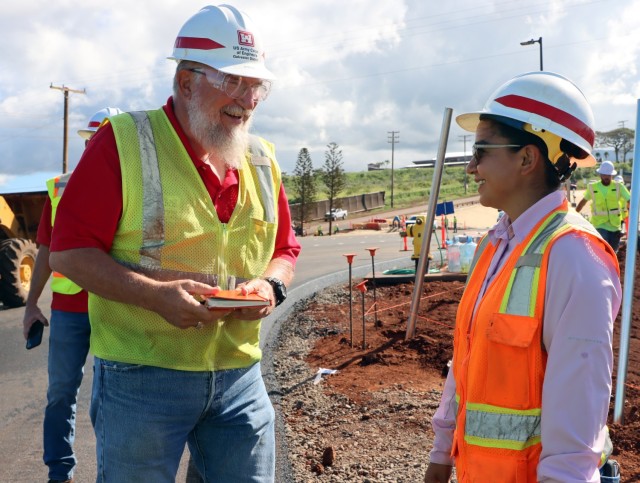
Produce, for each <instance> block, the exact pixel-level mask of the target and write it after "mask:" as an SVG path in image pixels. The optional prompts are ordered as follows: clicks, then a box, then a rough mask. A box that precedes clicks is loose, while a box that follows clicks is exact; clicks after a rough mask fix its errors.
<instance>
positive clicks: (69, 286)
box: [47, 173, 82, 295]
mask: <svg viewBox="0 0 640 483" xmlns="http://www.w3.org/2000/svg"><path fill="white" fill-rule="evenodd" d="M70 177H71V173H65V174H62V175H60V176H56V177H55V178H51V179H49V180H47V191H48V193H49V199H50V200H51V226H53V223H54V221H55V218H56V212H57V210H58V204H59V203H60V199H61V198H62V193H64V188H65V186H67V182H68V181H69V178H70ZM51 290H52V291H53V292H57V293H61V294H65V295H75V294H77V293H80V292H81V291H82V287H80V286H79V285H77V284H75V283H73V282H72V281H71V280H69V279H68V278H67V277H65V276H64V275H62V274H61V273H60V272H56V271H54V272H53V280H51Z"/></svg>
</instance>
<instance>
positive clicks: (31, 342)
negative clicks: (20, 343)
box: [27, 320, 44, 350]
mask: <svg viewBox="0 0 640 483" xmlns="http://www.w3.org/2000/svg"><path fill="white" fill-rule="evenodd" d="M43 332H44V323H43V322H42V321H41V320H36V321H35V322H34V323H33V324H31V328H30V329H29V333H28V334H27V350H28V349H33V348H34V347H38V346H39V345H40V343H41V342H42V333H43Z"/></svg>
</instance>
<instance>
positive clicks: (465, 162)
mask: <svg viewBox="0 0 640 483" xmlns="http://www.w3.org/2000/svg"><path fill="white" fill-rule="evenodd" d="M458 137H459V138H462V141H463V142H464V194H465V195H466V194H467V185H468V184H469V183H468V181H467V138H470V137H471V134H463V135H462V136H458Z"/></svg>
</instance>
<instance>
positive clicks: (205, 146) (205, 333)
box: [50, 5, 300, 482]
mask: <svg viewBox="0 0 640 483" xmlns="http://www.w3.org/2000/svg"><path fill="white" fill-rule="evenodd" d="M171 58H173V59H175V60H176V61H177V62H178V66H177V69H176V73H175V77H174V89H173V96H172V97H171V98H170V99H169V100H168V102H167V104H166V105H165V106H163V107H162V108H160V109H157V110H153V111H144V112H142V111H141V112H130V113H124V114H121V115H118V116H114V117H112V118H110V119H109V122H108V123H107V124H105V125H104V126H102V127H101V128H100V129H99V131H98V132H97V134H96V135H95V137H94V139H93V140H92V143H91V144H90V145H89V147H88V149H87V150H86V151H85V153H84V155H83V157H82V159H81V160H80V163H79V165H78V167H77V168H76V170H75V172H74V174H73V177H72V178H71V180H70V182H69V184H68V186H67V187H66V190H65V197H64V198H63V201H62V204H61V206H60V208H61V210H60V216H59V218H58V219H57V220H56V230H55V231H54V234H53V241H52V244H51V258H50V263H51V266H52V267H53V268H54V269H55V270H56V271H59V272H61V273H63V274H64V275H66V276H67V277H69V278H70V279H72V280H74V281H75V282H76V283H78V284H79V285H81V286H82V287H85V288H86V289H87V290H88V291H89V292H90V297H89V316H90V320H91V326H92V333H91V350H92V352H93V353H94V355H95V365H94V374H95V375H94V387H93V393H92V401H91V420H92V423H93V426H94V430H95V433H96V441H97V448H96V451H97V462H98V481H105V482H107V481H114V482H121V481H153V482H170V481H171V482H172V481H174V480H175V475H176V472H177V469H178V465H179V462H180V458H181V455H182V453H183V451H184V447H185V444H187V445H188V447H189V449H190V451H191V455H192V458H193V461H194V463H195V465H196V467H197V468H198V471H199V472H200V474H201V475H202V477H203V478H204V479H205V481H256V482H270V481H273V479H274V468H275V443H274V412H273V408H272V405H271V403H270V401H269V398H268V395H267V393H266V390H265V387H264V383H263V381H262V377H261V373H260V358H261V351H260V348H259V333H260V319H261V318H263V317H264V316H266V315H268V314H269V313H270V312H271V311H272V310H273V308H274V307H275V306H276V305H279V304H280V303H282V301H283V300H284V299H285V297H286V286H287V285H288V284H289V283H290V282H291V281H292V278H293V271H294V266H295V261H296V259H297V256H298V254H299V252H300V246H299V244H298V243H297V242H296V239H295V235H294V234H293V232H292V230H291V216H290V213H289V208H288V202H287V198H286V195H285V192H284V187H283V185H282V180H281V173H280V169H279V167H278V164H277V161H276V159H275V152H274V147H273V145H272V144H271V143H269V142H267V141H265V140H264V139H261V138H258V137H257V136H254V135H250V134H249V125H250V121H251V118H252V115H253V111H254V109H255V108H256V106H257V105H258V104H259V103H260V102H261V101H264V100H265V99H266V98H267V96H268V94H269V90H270V87H271V79H273V75H272V74H271V72H269V71H268V70H267V69H266V67H265V65H264V52H263V50H262V46H261V39H260V37H259V35H258V33H257V32H256V29H255V26H254V24H253V22H252V21H251V19H250V18H249V17H248V16H247V15H246V14H245V13H243V12H241V11H238V10H237V9H235V8H234V7H231V6H229V5H221V6H218V7H213V6H209V7H205V8H203V9H202V10H200V12H198V13H197V14H196V15H194V16H193V17H191V18H190V19H189V20H188V21H187V22H186V23H185V25H184V26H183V27H182V29H181V30H180V32H179V34H178V37H177V39H176V41H175V46H174V52H173V56H172V57H171ZM236 284H237V285H236ZM234 288H236V289H237V290H238V292H240V293H244V294H248V293H257V294H259V295H261V296H263V297H264V298H267V299H269V300H270V305H269V306H268V307H258V308H242V309H235V310H234V309H217V310H209V309H207V308H206V307H205V306H204V305H203V304H201V300H202V298H203V297H206V296H207V295H210V294H215V293H216V292H217V291H219V290H220V289H234Z"/></svg>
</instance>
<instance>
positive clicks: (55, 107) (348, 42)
mask: <svg viewBox="0 0 640 483" xmlns="http://www.w3.org/2000/svg"><path fill="white" fill-rule="evenodd" d="M480 2H481V3H478V2H477V1H475V0H455V1H452V2H438V3H433V2H424V1H421V0H393V1H390V2H371V1H370V0H350V1H349V2H344V1H339V0H322V1H321V0H306V1H304V2H286V3H285V2H284V1H283V0H281V1H278V2H259V1H258V0H243V1H242V2H241V3H240V4H238V6H239V7H240V8H241V9H243V10H246V11H247V12H249V13H250V15H251V16H252V17H253V18H254V20H256V22H257V23H258V24H259V25H260V27H261V31H262V33H263V36H264V38H265V43H266V46H267V62H268V65H269V67H270V68H271V69H272V70H273V71H274V72H275V73H276V74H277V75H278V81H277V82H276V84H275V86H274V91H273V93H272V95H271V97H270V98H269V99H268V100H267V101H266V102H265V103H264V104H263V105H262V106H260V107H259V108H258V110H257V111H256V119H255V122H254V130H255V131H256V132H257V133H259V134H261V135H263V136H265V137H266V138H268V139H270V140H272V141H273V142H275V143H276V148H277V152H278V156H279V159H280V162H281V164H282V167H283V169H284V170H285V171H289V172H291V171H293V167H294V164H295V160H296V158H297V154H298V152H299V150H300V149H301V148H302V147H307V148H308V149H309V150H310V153H311V155H312V159H313V162H314V165H315V166H316V167H320V166H321V165H322V164H323V162H324V151H325V149H326V144H327V143H328V142H336V143H337V144H338V145H339V146H340V147H341V148H342V150H343V154H344V164H345V167H346V169H347V170H361V169H364V166H365V165H366V163H367V162H374V161H384V160H385V159H390V157H391V145H390V144H389V143H388V142H387V133H388V132H389V131H399V132H400V143H399V144H397V145H396V146H395V160H396V166H400V165H404V164H408V163H409V162H410V161H411V160H412V159H424V158H426V157H431V156H433V155H434V154H435V152H436V150H437V143H438V140H439V137H440V128H441V124H442V114H443V112H444V108H445V107H451V108H453V109H454V114H457V113H460V112H464V111H466V110H476V109H478V108H480V107H481V106H482V105H483V104H484V102H485V100H486V98H487V97H488V96H489V95H490V93H491V92H492V91H493V90H494V89H495V88H496V87H497V86H498V85H500V84H501V83H503V82H504V81H506V80H508V79H509V78H510V77H512V76H514V75H516V74H519V73H522V72H526V71H529V70H537V69H538V65H539V50H538V44H534V45H530V46H525V47H522V46H520V45H519V43H520V42H521V41H524V40H528V39H530V38H535V39H537V38H539V37H543V54H544V66H545V68H546V69H548V70H552V71H557V72H559V73H561V74H563V75H565V76H567V77H569V78H571V79H573V80H574V81H575V82H576V83H577V84H578V85H579V86H580V87H581V89H582V90H583V91H584V92H585V95H586V96H587V98H588V99H589V100H590V101H591V103H592V105H593V109H594V113H595V117H596V120H597V122H598V125H597V126H596V128H597V129H598V130H609V129H613V128H615V127H617V126H618V123H619V122H620V121H623V120H624V121H626V122H627V124H626V125H627V126H630V125H633V124H635V102H636V99H637V98H638V97H640V80H639V79H638V67H637V66H638V64H639V61H640V59H639V58H638V57H639V56H638V52H639V51H640V36H638V35H637V33H638V26H637V20H636V19H637V18H640V0H618V1H616V2H610V1H605V0H595V1H592V0H548V1H545V2H539V1H536V0H521V1H518V2H516V1H513V0H494V1H488V0H480ZM5 3H6V5H5V4H3V6H2V7H1V9H2V10H1V15H0V28H1V29H2V32H3V47H2V49H3V52H2V53H3V54H4V55H3V58H4V59H5V66H4V68H3V69H1V70H0V149H1V150H2V153H3V156H2V158H0V173H4V174H5V175H6V174H27V173H29V172H35V171H55V170H57V169H60V167H61V155H62V132H63V124H62V118H63V95H62V93H61V91H59V90H54V89H50V87H49V86H50V84H51V83H53V85H54V86H62V85H65V86H67V87H70V88H73V89H86V94H73V93H72V94H70V97H69V165H70V167H73V166H75V163H76V162H77V159H78V158H79V156H80V154H81V153H82V149H83V142H82V140H81V139H80V138H79V137H78V136H77V135H76V131H77V129H80V128H82V127H84V126H85V124H86V122H87V119H88V118H89V117H90V116H91V115H92V114H93V113H94V112H96V111H97V110H99V109H101V108H103V107H105V106H117V107H120V108H122V109H125V110H134V109H145V108H155V107H159V106H160V105H162V104H163V103H164V102H165V101H166V99H167V98H168V96H169V95H170V94H171V82H172V74H173V68H174V66H175V64H174V63H173V62H171V61H168V60H167V59H166V57H167V56H168V55H170V54H171V49H172V46H173V42H174V39H175V36H176V34H177V32H178V30H179V29H180V27H181V26H182V24H183V23H184V22H185V21H186V19H187V18H188V17H190V16H191V15H193V14H195V13H196V12H197V11H198V10H199V9H200V8H201V7H202V6H203V4H202V2H201V0H198V1H195V0H156V1H154V2H150V1H139V2H132V1H129V0H128V1H125V0H112V1H111V2H108V3H105V2H87V1H86V0H60V1H57V2H50V1H46V2H45V1H44V0H30V1H28V2H5ZM231 3H233V2H231ZM461 134H464V133H463V131H462V130H460V129H459V128H458V127H457V126H456V125H455V123H454V125H453V126H452V127H451V134H450V137H449V150H451V151H458V150H462V140H461V138H460V135H461Z"/></svg>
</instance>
